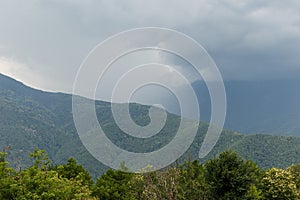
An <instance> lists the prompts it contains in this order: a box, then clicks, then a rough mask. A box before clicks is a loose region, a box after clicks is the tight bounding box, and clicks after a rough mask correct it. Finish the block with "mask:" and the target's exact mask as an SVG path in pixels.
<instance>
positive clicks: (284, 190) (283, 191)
mask: <svg viewBox="0 0 300 200" xmlns="http://www.w3.org/2000/svg"><path fill="white" fill-rule="evenodd" d="M262 183H263V194H264V197H265V198H266V199H274V200H288V199H289V200H290V199H299V198H300V195H299V191H298V190H297V185H296V183H295V181H294V177H293V175H292V173H291V171H289V170H283V169H276V168H271V169H269V170H267V171H266V173H265V175H264V177H263V179H262Z"/></svg>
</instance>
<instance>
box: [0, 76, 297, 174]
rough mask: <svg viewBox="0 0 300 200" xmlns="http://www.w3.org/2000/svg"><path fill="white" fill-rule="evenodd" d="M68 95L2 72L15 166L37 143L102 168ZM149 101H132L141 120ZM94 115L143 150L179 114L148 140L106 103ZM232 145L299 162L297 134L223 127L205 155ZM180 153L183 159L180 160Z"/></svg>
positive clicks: (280, 161) (192, 152) (248, 154)
mask: <svg viewBox="0 0 300 200" xmlns="http://www.w3.org/2000/svg"><path fill="white" fill-rule="evenodd" d="M71 101H72V97H71V95H68V94H62V93H48V92H42V91H39V90H35V89H32V88H29V87H27V86H25V85H23V84H22V83H20V82H17V81H15V80H13V79H11V78H9V77H6V76H4V75H1V74H0V113H1V115H0V137H1V140H0V147H6V146H8V145H12V147H13V151H12V152H11V155H10V159H11V160H12V162H13V163H14V164H15V165H22V166H24V167H26V166H28V164H29V159H28V157H27V154H28V153H29V152H31V151H32V150H33V148H35V147H38V148H40V149H45V150H46V151H47V152H48V154H49V156H50V158H51V159H52V160H54V161H55V162H56V163H61V162H65V161H66V160H67V159H68V158H69V157H71V156H72V157H74V158H76V159H77V160H78V161H79V162H80V163H82V164H83V165H84V166H85V167H86V168H87V169H88V170H89V171H90V172H91V173H92V174H94V175H96V174H99V173H101V172H103V170H105V169H106V167H105V166H104V165H102V164H101V163H99V162H98V161H97V160H95V159H94V158H93V157H92V156H91V155H90V154H89V153H88V152H87V150H86V149H85V148H84V147H83V145H82V143H81V141H80V140H79V137H78V135H77V132H76V129H75V126H74V122H73V117H72V108H71V103H72V102H71ZM148 108H149V107H148V106H143V105H139V104H131V105H130V111H131V114H132V116H133V118H134V120H135V121H136V122H137V123H139V124H147V122H149V117H148V114H147V113H148ZM96 109H97V116H98V119H99V121H101V126H102V127H103V129H104V130H105V132H106V133H108V137H109V138H110V139H111V140H112V141H113V142H114V143H115V144H116V145H119V146H120V147H122V148H125V149H128V150H130V151H135V152H147V151H151V150H154V149H157V148H160V147H162V146H164V145H165V144H167V143H168V142H169V141H170V140H172V138H173V137H174V134H175V133H176V130H177V127H178V123H177V122H178V120H179V117H178V116H175V115H172V114H168V119H167V124H166V126H165V127H164V129H163V130H162V131H161V132H160V133H159V134H157V135H156V136H153V137H151V138H149V139H134V138H132V137H128V135H125V134H123V133H122V131H121V130H120V129H119V128H118V127H117V125H116V124H115V123H114V121H113V118H112V114H111V111H110V103H107V102H101V101H98V102H96ZM206 129H207V124H205V123H201V124H200V126H199V130H198V134H197V136H196V139H195V141H194V143H193V144H192V146H191V147H190V149H189V150H188V151H187V152H186V154H185V155H184V156H183V158H190V157H192V158H195V159H197V156H198V152H199V147H200V145H201V143H202V140H203V137H204V134H205V133H206ZM227 148H232V149H234V150H236V151H237V152H238V153H239V154H240V155H241V156H243V157H244V158H250V159H252V160H253V161H255V162H257V163H258V164H259V165H260V166H262V167H266V168H267V167H271V166H275V167H286V166H289V165H291V164H294V163H298V162H300V155H299V153H300V138H293V137H283V136H269V135H242V134H239V133H236V132H232V131H228V130H224V131H223V133H222V135H221V138H220V140H219V141H218V143H217V145H216V147H215V148H214V150H213V151H212V152H211V153H210V154H209V156H207V158H205V159H208V158H211V157H212V156H214V155H216V154H217V153H219V152H221V151H223V150H225V149H227ZM183 158H182V159H183Z"/></svg>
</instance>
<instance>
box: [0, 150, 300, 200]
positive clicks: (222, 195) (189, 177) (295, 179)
mask: <svg viewBox="0 0 300 200" xmlns="http://www.w3.org/2000/svg"><path fill="white" fill-rule="evenodd" d="M9 153H10V147H9V148H6V149H4V150H3V152H1V153H0V199H7V200H9V199H32V200H35V199H36V200H38V199H45V200H46V199H102V200H134V199H137V200H140V199H145V200H146V199H147V200H148V199H149V200H162V199H167V200H180V199H187V200H191V199H195V200H196V199H201V200H206V199H216V200H219V199H221V200H222V199H224V200H225V199H226V200H232V199H242V200H247V199H249V200H255V199H274V200H277V199H278V200H285V199H286V200H287V199H289V200H292V199H299V198H300V164H297V165H293V166H290V167H288V168H285V169H279V168H270V169H266V170H263V169H261V168H259V167H258V166H257V165H256V164H255V163H254V162H252V161H250V160H244V159H242V158H241V157H239V156H238V155H237V153H235V152H233V151H229V150H227V151H224V152H222V153H221V154H219V155H218V156H216V157H214V158H212V159H210V160H208V161H207V162H205V163H204V164H202V163H200V162H198V161H197V160H195V161H185V162H184V163H183V164H176V165H175V164H174V165H173V166H170V167H168V168H166V169H164V170H160V171H155V172H150V173H147V170H149V169H150V168H151V166H149V168H145V169H141V173H130V169H128V168H126V165H125V164H123V165H121V166H120V170H112V169H109V170H107V171H106V172H105V173H104V174H102V175H101V176H100V177H98V178H97V179H96V180H93V178H92V176H91V175H90V174H89V173H88V171H87V170H86V169H84V168H83V167H82V166H81V165H79V164H78V163H77V161H76V160H75V159H74V158H70V159H69V160H68V161H67V163H65V164H60V165H54V164H52V162H51V160H50V159H49V157H48V156H47V154H46V151H44V150H39V149H35V150H34V151H33V152H32V153H30V154H29V156H30V157H31V159H33V160H34V164H33V165H32V166H30V167H29V168H26V169H14V168H12V167H10V164H9V163H8V162H7V161H6V156H7V154H9Z"/></svg>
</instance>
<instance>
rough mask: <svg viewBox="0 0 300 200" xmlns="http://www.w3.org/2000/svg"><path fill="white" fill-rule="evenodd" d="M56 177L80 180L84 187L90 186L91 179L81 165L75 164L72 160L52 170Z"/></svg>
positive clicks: (91, 183)
mask: <svg viewBox="0 0 300 200" xmlns="http://www.w3.org/2000/svg"><path fill="white" fill-rule="evenodd" d="M54 169H55V170H56V171H57V173H58V175H59V176H61V177H63V178H67V179H69V180H80V181H81V182H82V183H83V184H84V185H87V186H92V185H93V182H94V181H93V179H92V177H91V175H90V174H89V173H88V171H87V170H86V169H84V168H83V167H82V165H79V164H77V161H76V160H75V159H74V158H70V159H69V160H68V162H67V163H66V164H63V165H59V166H56V167H55V168H54Z"/></svg>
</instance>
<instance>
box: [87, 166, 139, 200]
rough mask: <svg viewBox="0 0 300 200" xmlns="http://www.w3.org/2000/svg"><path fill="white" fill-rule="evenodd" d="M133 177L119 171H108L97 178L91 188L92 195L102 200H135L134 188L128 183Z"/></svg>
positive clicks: (135, 192) (130, 174)
mask: <svg viewBox="0 0 300 200" xmlns="http://www.w3.org/2000/svg"><path fill="white" fill-rule="evenodd" d="M134 176H135V175H134V174H133V173H128V172H123V171H120V170H112V169H109V170H108V171H107V172H106V173H105V174H103V175H102V176H101V177H99V178H98V179H97V181H96V184H95V186H94V187H93V195H94V196H96V197H98V198H99V199H103V200H129V199H130V200H132V199H136V198H135V196H138V195H137V192H139V191H136V190H135V188H132V187H130V183H131V182H132V179H133V177H134Z"/></svg>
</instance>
